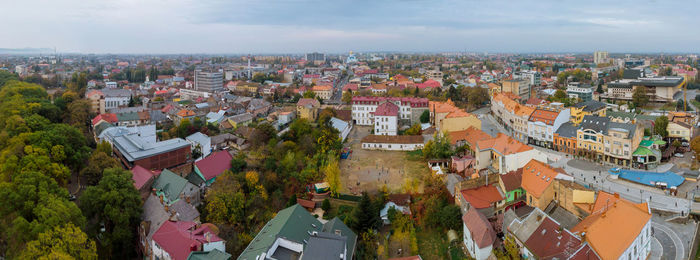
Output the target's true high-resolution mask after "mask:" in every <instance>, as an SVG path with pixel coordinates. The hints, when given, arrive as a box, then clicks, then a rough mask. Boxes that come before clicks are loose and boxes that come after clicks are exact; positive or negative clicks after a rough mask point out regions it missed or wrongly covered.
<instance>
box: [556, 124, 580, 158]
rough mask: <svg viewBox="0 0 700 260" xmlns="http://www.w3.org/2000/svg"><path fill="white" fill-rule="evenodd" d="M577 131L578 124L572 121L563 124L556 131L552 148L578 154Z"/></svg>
mask: <svg viewBox="0 0 700 260" xmlns="http://www.w3.org/2000/svg"><path fill="white" fill-rule="evenodd" d="M577 131H578V126H576V125H574V124H573V123H572V122H566V123H563V124H561V126H559V129H557V131H556V132H554V145H553V146H552V149H554V150H555V151H559V152H564V153H568V154H576V149H577V146H576V135H577V134H576V132H577Z"/></svg>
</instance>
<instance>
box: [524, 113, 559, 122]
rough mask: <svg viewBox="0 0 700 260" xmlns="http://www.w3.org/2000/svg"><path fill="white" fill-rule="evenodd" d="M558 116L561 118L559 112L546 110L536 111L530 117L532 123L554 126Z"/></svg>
mask: <svg viewBox="0 0 700 260" xmlns="http://www.w3.org/2000/svg"><path fill="white" fill-rule="evenodd" d="M557 116H559V112H556V111H550V110H545V109H535V110H534V111H533V112H532V114H531V115H530V121H533V122H542V123H545V124H548V125H553V124H554V120H555V119H557Z"/></svg>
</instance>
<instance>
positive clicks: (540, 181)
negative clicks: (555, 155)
mask: <svg viewBox="0 0 700 260" xmlns="http://www.w3.org/2000/svg"><path fill="white" fill-rule="evenodd" d="M522 169H523V177H522V178H523V179H522V180H523V181H522V185H523V189H525V192H527V193H530V194H532V195H534V196H535V197H538V198H539V197H540V196H542V193H544V191H545V190H546V189H547V187H549V185H551V184H552V182H553V181H554V179H555V178H556V176H557V175H558V174H559V173H557V172H556V171H555V170H554V169H553V168H552V167H551V166H549V165H547V164H545V163H543V162H540V161H537V160H534V159H533V160H530V162H528V163H527V164H525V166H523V168H522Z"/></svg>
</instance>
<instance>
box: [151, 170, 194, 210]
mask: <svg viewBox="0 0 700 260" xmlns="http://www.w3.org/2000/svg"><path fill="white" fill-rule="evenodd" d="M185 185H187V180H185V178H182V177H180V176H179V175H177V174H175V173H174V172H171V171H170V170H168V169H163V172H161V173H160V175H158V178H156V180H155V181H154V182H153V188H154V189H156V192H160V193H162V194H164V196H165V198H166V199H167V200H168V202H169V204H172V203H174V202H175V201H177V200H178V199H180V193H182V190H184V189H185Z"/></svg>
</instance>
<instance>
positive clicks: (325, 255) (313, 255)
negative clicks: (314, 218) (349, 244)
mask: <svg viewBox="0 0 700 260" xmlns="http://www.w3.org/2000/svg"><path fill="white" fill-rule="evenodd" d="M346 240H347V238H346V237H344V236H339V235H335V234H331V233H326V232H318V233H317V234H316V235H313V236H310V237H309V240H308V243H307V244H306V248H304V254H303V256H302V258H301V259H302V260H306V259H341V258H340V256H341V255H344V254H345V244H346ZM342 259H351V258H347V257H344V258H342Z"/></svg>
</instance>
